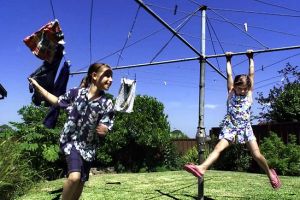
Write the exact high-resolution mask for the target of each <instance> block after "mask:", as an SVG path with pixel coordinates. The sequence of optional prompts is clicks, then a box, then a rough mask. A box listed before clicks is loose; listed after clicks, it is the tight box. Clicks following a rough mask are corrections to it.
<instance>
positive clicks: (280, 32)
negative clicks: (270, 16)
mask: <svg viewBox="0 0 300 200" xmlns="http://www.w3.org/2000/svg"><path fill="white" fill-rule="evenodd" d="M208 18H209V19H210V20H215V21H220V22H225V23H227V21H225V20H222V19H217V18H213V17H208ZM232 23H233V24H236V25H239V26H244V24H241V23H237V22H232ZM248 27H252V28H257V29H262V30H266V31H270V32H274V33H279V34H283V35H289V36H295V37H300V35H297V34H293V33H287V32H283V31H278V30H273V29H268V28H264V27H259V26H253V25H250V24H248Z"/></svg>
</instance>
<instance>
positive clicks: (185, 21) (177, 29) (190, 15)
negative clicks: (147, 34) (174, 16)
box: [150, 8, 199, 63]
mask: <svg viewBox="0 0 300 200" xmlns="http://www.w3.org/2000/svg"><path fill="white" fill-rule="evenodd" d="M198 11H199V8H197V9H196V10H195V11H194V12H192V13H191V14H189V15H188V16H186V18H185V19H184V21H183V22H182V23H180V24H179V25H178V26H177V27H176V28H175V30H176V32H178V31H180V30H181V29H182V28H183V27H184V26H185V25H186V24H187V23H188V22H189V21H190V19H191V18H192V17H193V16H194V15H195V14H196V13H197V12H198ZM174 37H175V34H173V35H172V37H171V38H170V39H169V40H168V41H167V43H166V44H165V45H164V46H163V47H162V48H161V49H160V50H159V51H158V52H157V53H156V54H155V56H154V57H153V58H152V59H151V61H150V63H152V62H153V61H154V60H155V59H156V58H157V57H158V56H159V54H161V53H162V52H163V50H164V49H165V48H166V47H167V46H168V45H169V43H170V42H171V41H172V39H173V38H174Z"/></svg>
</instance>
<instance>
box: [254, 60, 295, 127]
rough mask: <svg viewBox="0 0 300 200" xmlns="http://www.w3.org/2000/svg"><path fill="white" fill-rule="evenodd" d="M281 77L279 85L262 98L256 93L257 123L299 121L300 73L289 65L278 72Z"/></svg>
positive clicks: (260, 94) (261, 94) (261, 95)
mask: <svg viewBox="0 0 300 200" xmlns="http://www.w3.org/2000/svg"><path fill="white" fill-rule="evenodd" d="M279 74H281V75H282V76H283V78H284V79H283V81H282V83H281V84H280V85H278V86H274V87H273V88H272V89H271V90H270V92H269V94H268V95H267V96H266V97H264V95H263V93H262V92H260V93H258V95H259V97H258V98H257V100H258V103H259V104H260V105H261V112H260V114H259V115H260V116H259V121H260V122H262V121H275V122H287V121H299V119H300V72H299V70H298V66H292V65H290V64H289V63H288V64H287V65H286V67H285V68H284V69H283V70H280V71H279Z"/></svg>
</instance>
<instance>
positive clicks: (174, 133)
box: [170, 130, 189, 139]
mask: <svg viewBox="0 0 300 200" xmlns="http://www.w3.org/2000/svg"><path fill="white" fill-rule="evenodd" d="M170 136H171V138H172V139H187V138H189V137H188V136H187V135H186V134H184V133H183V132H182V131H181V130H174V131H172V132H171V133H170Z"/></svg>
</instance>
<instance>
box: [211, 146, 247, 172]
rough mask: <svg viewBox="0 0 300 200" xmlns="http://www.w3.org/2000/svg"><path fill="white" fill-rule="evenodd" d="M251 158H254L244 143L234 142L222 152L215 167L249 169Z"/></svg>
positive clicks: (237, 169) (233, 169)
mask: <svg viewBox="0 0 300 200" xmlns="http://www.w3.org/2000/svg"><path fill="white" fill-rule="evenodd" d="M251 160H252V158H251V156H250V154H249V152H248V150H247V149H246V146H245V145H244V144H232V145H231V146H229V147H228V148H227V149H225V150H224V151H223V152H222V153H221V155H220V157H219V159H218V160H217V161H216V163H215V164H214V165H213V168H214V169H219V170H230V171H248V170H249V168H250V164H251Z"/></svg>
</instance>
